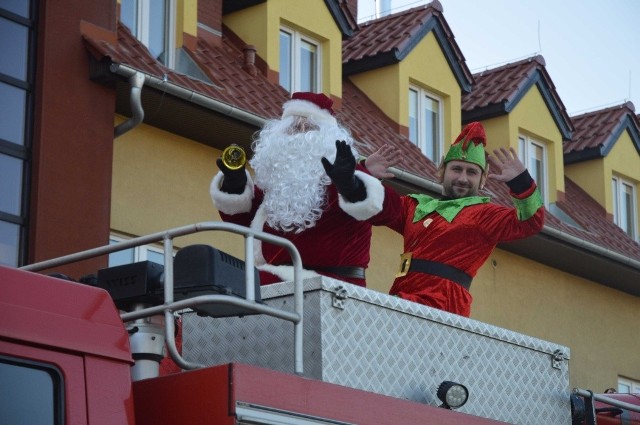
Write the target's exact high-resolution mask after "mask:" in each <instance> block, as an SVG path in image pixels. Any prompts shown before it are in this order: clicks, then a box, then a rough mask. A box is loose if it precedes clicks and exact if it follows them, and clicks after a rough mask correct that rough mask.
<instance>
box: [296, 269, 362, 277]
mask: <svg viewBox="0 0 640 425" xmlns="http://www.w3.org/2000/svg"><path fill="white" fill-rule="evenodd" d="M304 268H305V269H308V270H314V271H316V272H318V273H320V274H322V273H323V272H324V273H331V274H335V275H338V276H342V277H348V278H350V279H364V278H365V277H364V267H356V266H332V267H311V266H309V267H307V266H305V267H304Z"/></svg>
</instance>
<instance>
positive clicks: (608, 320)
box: [471, 249, 640, 392]
mask: <svg viewBox="0 0 640 425" xmlns="http://www.w3.org/2000/svg"><path fill="white" fill-rule="evenodd" d="M471 294H472V295H473V305H472V311H471V318H473V319H476V320H480V321H483V322H486V323H491V324H493V325H496V326H500V327H503V328H506V329H511V330H514V331H516V332H520V333H523V334H526V335H531V336H533V337H536V338H541V339H544V340H548V341H552V342H555V343H558V344H561V345H564V346H567V347H569V349H570V350H571V359H570V360H569V376H570V384H571V386H572V387H582V388H588V389H591V390H593V391H595V392H603V391H604V390H605V389H606V388H608V387H614V388H615V387H617V379H618V375H620V376H626V377H629V378H632V379H638V378H640V362H638V359H637V353H638V350H640V338H639V337H638V330H637V328H636V327H635V326H629V323H635V322H636V321H637V314H638V311H640V298H638V297H633V296H631V295H628V294H625V293H623V292H620V291H617V290H614V289H610V288H607V287H605V286H602V285H600V284H597V283H594V282H591V281H588V280H586V279H582V278H579V277H576V276H573V275H570V274H567V273H564V272H561V271H558V270H556V269H553V268H550V267H547V266H544V265H542V264H539V263H536V262H534V261H531V260H528V259H526V258H524V257H520V256H518V255H515V254H512V253H509V252H506V251H504V250H500V249H497V250H495V251H494V253H493V254H492V255H491V257H490V258H489V259H488V260H487V262H486V263H485V264H484V266H482V267H481V268H480V270H479V272H478V275H477V276H476V277H475V279H474V280H473V284H472V285H471Z"/></svg>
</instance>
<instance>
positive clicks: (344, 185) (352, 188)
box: [322, 140, 367, 202]
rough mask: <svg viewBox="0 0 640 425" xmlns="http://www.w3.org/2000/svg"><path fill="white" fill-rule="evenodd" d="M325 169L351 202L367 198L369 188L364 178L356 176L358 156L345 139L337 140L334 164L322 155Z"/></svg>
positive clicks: (340, 191)
mask: <svg viewBox="0 0 640 425" xmlns="http://www.w3.org/2000/svg"><path fill="white" fill-rule="evenodd" d="M322 166H323V167H324V171H325V172H326V173H327V175H328V176H329V177H330V178H331V181H332V182H333V184H335V185H336V188H337V189H338V193H340V194H341V195H342V196H343V197H344V198H345V199H346V200H347V201H349V202H360V201H363V200H365V199H366V197H367V189H366V188H365V187H364V183H362V180H360V179H359V178H357V177H356V176H355V170H356V158H355V157H354V156H353V153H352V152H351V148H350V147H349V146H348V145H347V142H345V141H344V140H342V141H341V140H336V160H335V162H334V163H333V164H331V163H330V162H329V160H328V159H327V158H325V157H322Z"/></svg>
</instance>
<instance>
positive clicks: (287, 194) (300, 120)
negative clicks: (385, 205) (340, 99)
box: [210, 92, 393, 286]
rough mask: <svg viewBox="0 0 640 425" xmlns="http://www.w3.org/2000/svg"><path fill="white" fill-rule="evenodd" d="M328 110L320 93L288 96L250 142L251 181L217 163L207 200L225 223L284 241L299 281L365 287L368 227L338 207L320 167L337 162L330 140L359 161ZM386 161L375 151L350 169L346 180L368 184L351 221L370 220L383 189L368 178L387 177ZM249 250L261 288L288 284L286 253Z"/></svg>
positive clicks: (260, 247) (268, 247)
mask: <svg viewBox="0 0 640 425" xmlns="http://www.w3.org/2000/svg"><path fill="white" fill-rule="evenodd" d="M332 105H333V101H332V100H331V99H330V98H328V97H327V96H325V95H324V94H321V93H320V94H317V93H306V92H300V93H294V94H293V95H292V99H291V100H289V101H287V102H286V103H285V104H284V105H283V113H282V117H281V119H278V120H271V121H268V122H267V123H266V124H265V126H264V127H263V129H262V130H261V131H260V132H259V133H258V134H257V137H256V139H255V140H254V142H253V144H252V149H253V151H254V155H253V158H252V159H251V160H250V161H249V164H250V165H251V167H252V168H253V170H254V171H255V180H254V178H253V177H252V176H251V175H250V174H249V172H247V171H246V170H245V168H244V167H242V168H239V169H235V170H233V169H230V168H229V167H227V166H226V165H225V164H224V162H223V161H222V160H221V159H218V160H217V165H218V168H219V169H220V172H219V173H217V175H216V176H215V177H214V178H213V180H212V182H211V186H210V192H211V198H212V200H213V202H214V204H215V206H216V207H217V208H218V211H219V212H220V216H221V217H222V219H223V220H224V221H229V222H233V223H236V224H240V225H243V226H250V227H251V228H254V229H258V230H262V231H265V232H267V233H271V234H274V235H277V236H280V237H283V238H285V239H288V240H290V241H291V242H292V243H293V244H294V245H295V246H296V248H297V249H298V251H299V252H300V256H301V258H302V261H303V266H304V269H305V270H304V271H303V276H302V278H303V279H304V278H307V277H312V276H317V275H318V274H322V275H325V276H329V277H333V278H336V279H340V280H343V281H346V282H350V283H353V284H355V285H360V286H366V283H365V269H366V267H367V265H368V264H369V248H370V244H371V224H370V223H368V222H366V221H359V220H357V219H356V218H354V217H352V216H350V215H348V214H347V213H345V212H344V211H343V210H342V209H341V208H340V206H339V205H338V194H337V191H336V188H335V186H334V185H332V184H331V180H330V179H329V176H327V174H326V173H325V171H324V169H323V166H322V163H321V158H323V157H329V158H332V159H333V158H334V157H335V155H336V148H335V143H336V140H341V141H343V143H344V146H345V149H346V150H348V151H349V154H350V155H351V157H352V158H355V156H357V153H356V149H355V142H354V140H353V138H352V137H351V135H350V134H349V132H348V130H347V129H345V128H344V127H342V126H341V125H339V124H338V122H337V121H336V119H335V117H334V116H333V115H334V113H333V110H332ZM370 159H373V160H371V161H370ZM392 163H393V160H387V159H386V158H384V155H381V154H377V153H376V154H373V155H371V156H370V157H369V158H367V161H366V162H365V164H364V165H362V164H358V165H357V166H356V164H355V159H354V163H353V165H354V168H353V169H351V170H350V173H351V175H353V174H354V170H355V173H356V175H358V176H359V181H360V182H364V183H363V184H364V185H370V184H373V186H371V188H368V186H367V194H368V199H367V200H365V201H362V202H359V206H356V207H354V208H355V209H356V210H362V211H363V212H360V213H356V215H358V214H364V215H370V214H371V211H370V208H371V205H375V204H379V203H381V202H382V199H383V198H384V192H385V190H386V189H384V188H382V186H381V185H380V184H379V181H378V179H377V178H375V177H373V176H372V175H370V174H369V173H373V174H375V175H377V176H378V177H389V176H391V175H390V174H388V173H386V169H387V167H388V166H389V165H391V164H392ZM377 171H379V172H377ZM363 187H364V186H363ZM254 246H255V250H254V251H255V264H256V267H257V268H258V269H259V270H260V283H261V284H262V285H265V284H269V283H274V282H281V281H287V280H292V279H293V267H292V266H291V258H290V257H289V254H288V253H287V251H286V250H285V249H284V248H282V247H279V246H276V245H272V244H269V243H262V242H261V241H260V240H256V241H255V245H254Z"/></svg>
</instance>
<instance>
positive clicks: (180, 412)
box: [133, 365, 235, 425]
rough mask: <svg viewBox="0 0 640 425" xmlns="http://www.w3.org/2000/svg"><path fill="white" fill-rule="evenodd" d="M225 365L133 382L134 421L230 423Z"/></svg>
mask: <svg viewBox="0 0 640 425" xmlns="http://www.w3.org/2000/svg"><path fill="white" fill-rule="evenodd" d="M229 385H230V383H229V366H227V365H223V366H217V367H211V368H205V369H198V370H193V371H190V372H182V373H176V374H173V375H167V376H163V377H160V378H153V379H147V380H142V381H138V382H134V383H133V396H134V400H135V406H136V425H175V424H198V425H234V424H235V417H234V416H232V410H231V408H230V405H229V394H230V391H231V390H230V388H229Z"/></svg>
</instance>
